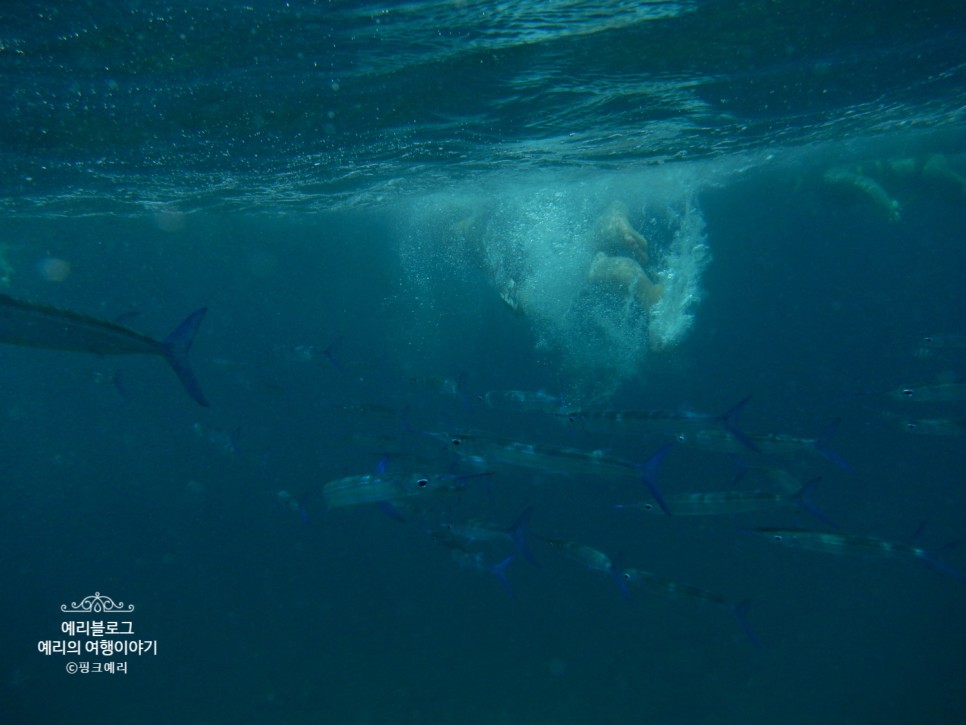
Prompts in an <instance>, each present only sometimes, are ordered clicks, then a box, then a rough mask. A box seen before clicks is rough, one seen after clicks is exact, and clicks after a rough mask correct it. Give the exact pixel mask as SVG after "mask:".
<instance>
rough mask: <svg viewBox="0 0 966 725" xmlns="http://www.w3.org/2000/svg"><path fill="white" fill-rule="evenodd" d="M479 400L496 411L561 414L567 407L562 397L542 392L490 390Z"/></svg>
mask: <svg viewBox="0 0 966 725" xmlns="http://www.w3.org/2000/svg"><path fill="white" fill-rule="evenodd" d="M481 399H482V400H483V403H484V404H485V405H486V407H488V408H494V409H497V410H515V411H521V412H524V411H537V412H544V413H561V412H563V411H564V410H565V409H566V407H567V406H566V403H565V402H564V399H563V396H560V395H551V394H550V393H548V392H546V391H544V390H535V391H534V390H491V391H489V392H488V393H484V394H483V395H482V396H481Z"/></svg>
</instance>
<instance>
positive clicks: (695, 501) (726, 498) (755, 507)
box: [618, 479, 829, 523]
mask: <svg viewBox="0 0 966 725" xmlns="http://www.w3.org/2000/svg"><path fill="white" fill-rule="evenodd" d="M817 482H818V479H812V480H811V481H809V482H808V483H806V484H804V485H801V486H799V488H798V489H796V490H795V491H791V492H786V491H765V490H755V491H740V490H739V491H703V492H695V493H680V494H672V495H668V496H665V501H666V502H667V505H668V508H670V510H671V511H672V512H673V513H674V515H675V516H721V515H726V514H737V513H745V512H748V511H762V510H765V509H773V508H778V507H781V506H799V505H802V506H805V508H806V509H808V510H809V511H810V512H812V513H813V514H815V515H816V517H817V518H819V519H821V520H822V521H824V522H825V523H829V521H828V520H827V519H826V518H825V516H824V515H822V514H821V512H819V511H818V510H817V509H816V508H815V507H814V506H813V505H812V503H811V501H810V499H809V494H810V493H811V490H812V488H814V486H815V484H816V483H817ZM618 508H639V509H642V510H644V511H648V512H650V511H653V510H654V509H655V506H654V504H652V503H650V502H649V501H644V502H641V503H636V504H623V505H621V506H619V507H618Z"/></svg>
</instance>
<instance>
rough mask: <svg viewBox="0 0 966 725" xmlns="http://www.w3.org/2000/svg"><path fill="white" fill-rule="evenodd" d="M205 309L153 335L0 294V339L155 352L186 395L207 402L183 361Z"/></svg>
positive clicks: (102, 351) (109, 351)
mask: <svg viewBox="0 0 966 725" xmlns="http://www.w3.org/2000/svg"><path fill="white" fill-rule="evenodd" d="M206 311H207V310H206V308H202V309H200V310H196V311H195V312H193V313H191V314H190V315H188V317H187V318H186V319H185V320H184V322H182V323H181V324H180V325H179V326H178V327H177V329H175V331H174V332H172V333H171V334H170V335H168V336H167V337H166V338H164V339H163V340H155V339H154V338H151V337H148V336H147V335H142V334H140V333H138V332H134V330H129V329H128V328H126V327H122V326H121V325H117V324H115V323H113V322H106V321H104V320H98V319H95V318H93V317H88V316H87V315H82V314H79V313H77V312H72V311H70V310H62V309H59V308H57V307H50V306H48V305H40V304H35V303H31V302H23V301H21V300H16V299H14V298H13V297H8V296H7V295H2V294H0V342H3V343H6V344H8V345H19V346H21V347H37V348H43V349H46V350H66V351H69V352H87V353H94V354H95V355H157V356H158V357H160V358H163V359H164V360H165V362H167V363H168V365H170V366H171V369H172V370H174V372H175V374H176V375H177V376H178V379H179V380H180V381H181V384H182V385H183V386H184V389H185V390H186V391H187V393H188V395H190V396H191V397H192V398H193V399H194V400H195V402H197V403H199V404H200V405H204V406H207V405H208V401H207V400H206V399H205V396H204V393H202V392H201V386H200V385H199V384H198V381H197V380H196V379H195V376H194V373H192V372H191V368H190V367H189V366H188V350H190V349H191V343H192V342H194V337H195V333H196V332H197V331H198V326H199V325H200V324H201V319H202V318H203V317H204V315H205V312H206Z"/></svg>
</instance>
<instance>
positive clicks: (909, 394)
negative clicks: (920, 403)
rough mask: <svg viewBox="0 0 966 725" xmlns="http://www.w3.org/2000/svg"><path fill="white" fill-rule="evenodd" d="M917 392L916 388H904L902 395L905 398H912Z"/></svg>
mask: <svg viewBox="0 0 966 725" xmlns="http://www.w3.org/2000/svg"><path fill="white" fill-rule="evenodd" d="M915 394H916V391H915V389H914V388H903V389H902V397H903V398H911V397H913V396H914V395H915Z"/></svg>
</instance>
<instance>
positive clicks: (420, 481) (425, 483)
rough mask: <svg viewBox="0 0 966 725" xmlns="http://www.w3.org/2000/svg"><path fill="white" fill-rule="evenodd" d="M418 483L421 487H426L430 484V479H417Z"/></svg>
mask: <svg viewBox="0 0 966 725" xmlns="http://www.w3.org/2000/svg"><path fill="white" fill-rule="evenodd" d="M416 485H417V486H419V487H420V488H426V487H427V486H428V485H429V479H428V478H420V479H418V480H417V481H416Z"/></svg>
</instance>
